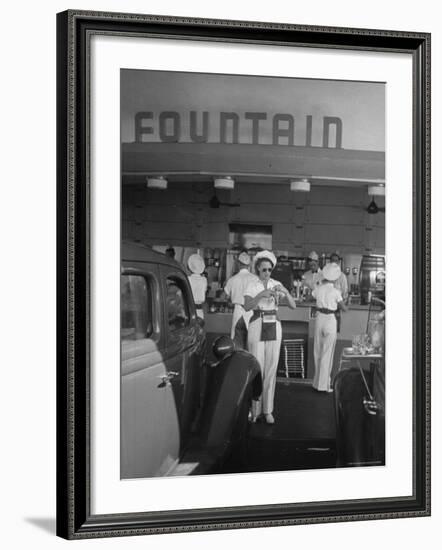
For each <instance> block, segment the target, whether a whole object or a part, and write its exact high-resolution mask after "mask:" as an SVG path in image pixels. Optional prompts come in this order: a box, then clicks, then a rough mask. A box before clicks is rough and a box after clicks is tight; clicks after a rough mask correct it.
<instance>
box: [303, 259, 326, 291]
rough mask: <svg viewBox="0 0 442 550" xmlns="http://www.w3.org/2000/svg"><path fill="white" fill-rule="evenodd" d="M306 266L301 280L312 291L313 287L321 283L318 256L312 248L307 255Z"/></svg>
mask: <svg viewBox="0 0 442 550" xmlns="http://www.w3.org/2000/svg"><path fill="white" fill-rule="evenodd" d="M308 266H309V270H308V271H306V272H305V273H304V275H303V276H302V281H303V283H304V285H305V286H307V287H308V288H309V289H310V290H311V291H312V292H313V290H315V288H316V287H317V286H318V285H319V284H321V281H322V271H321V269H320V267H319V256H318V254H317V253H316V252H315V251H314V250H313V251H312V252H310V254H309V255H308Z"/></svg>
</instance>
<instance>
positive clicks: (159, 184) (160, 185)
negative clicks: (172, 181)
mask: <svg viewBox="0 0 442 550" xmlns="http://www.w3.org/2000/svg"><path fill="white" fill-rule="evenodd" d="M146 180H147V187H148V188H149V189H162V190H164V189H167V179H166V178H165V177H164V176H155V177H148V178H146Z"/></svg>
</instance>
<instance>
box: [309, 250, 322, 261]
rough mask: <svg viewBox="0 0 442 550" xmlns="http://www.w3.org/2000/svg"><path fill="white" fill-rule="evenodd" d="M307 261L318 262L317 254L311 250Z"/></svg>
mask: <svg viewBox="0 0 442 550" xmlns="http://www.w3.org/2000/svg"><path fill="white" fill-rule="evenodd" d="M308 259H309V260H316V261H318V260H319V256H318V253H317V252H315V251H314V250H312V251H311V252H310V254H309V255H308Z"/></svg>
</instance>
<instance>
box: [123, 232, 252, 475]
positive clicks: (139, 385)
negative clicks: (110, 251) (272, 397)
mask: <svg viewBox="0 0 442 550" xmlns="http://www.w3.org/2000/svg"><path fill="white" fill-rule="evenodd" d="M203 325H204V322H203V321H202V320H201V319H199V318H198V316H197V315H196V310H195V304H194V301H193V297H192V293H191V289H190V286H189V282H188V279H187V276H186V273H185V272H184V270H183V268H182V267H181V266H180V264H178V262H176V261H175V260H173V259H171V258H168V257H167V256H165V255H163V254H160V253H158V252H155V251H153V250H152V249H150V248H148V247H144V246H141V245H137V244H135V243H126V242H125V243H123V246H122V267H121V447H120V448H121V468H120V472H121V478H126V479H128V478H138V477H154V476H166V475H189V474H200V473H210V472H211V471H215V470H216V469H217V468H219V466H220V464H222V462H223V461H224V460H226V459H227V458H228V457H229V456H231V454H232V453H234V452H238V453H241V449H242V444H243V442H244V441H245V439H246V431H247V426H248V422H247V416H248V411H249V405H250V401H251V399H252V397H258V396H259V394H260V392H261V374H260V368H259V364H258V363H257V361H256V360H255V358H254V357H253V356H252V355H250V354H249V353H247V352H242V351H235V350H234V349H233V343H232V342H231V341H230V339H228V338H227V337H223V338H222V339H220V340H218V341H217V342H216V343H215V350H214V351H215V355H216V356H217V358H218V360H217V361H215V362H212V363H211V364H208V363H207V361H206V338H205V333H204V326H203Z"/></svg>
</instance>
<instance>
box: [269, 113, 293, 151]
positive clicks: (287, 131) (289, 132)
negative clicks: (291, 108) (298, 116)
mask: <svg viewBox="0 0 442 550" xmlns="http://www.w3.org/2000/svg"><path fill="white" fill-rule="evenodd" d="M281 122H287V128H280V123H281ZM294 134H295V119H294V118H293V117H292V115H283V114H280V113H278V114H276V115H275V116H274V117H273V145H279V138H281V137H286V138H287V145H293V143H294Z"/></svg>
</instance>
